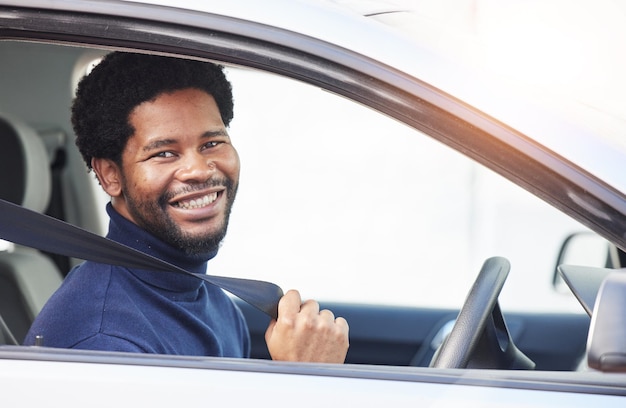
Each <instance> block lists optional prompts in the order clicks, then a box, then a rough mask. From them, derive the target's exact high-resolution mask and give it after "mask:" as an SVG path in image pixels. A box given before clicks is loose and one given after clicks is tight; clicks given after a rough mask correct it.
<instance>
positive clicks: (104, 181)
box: [91, 157, 122, 197]
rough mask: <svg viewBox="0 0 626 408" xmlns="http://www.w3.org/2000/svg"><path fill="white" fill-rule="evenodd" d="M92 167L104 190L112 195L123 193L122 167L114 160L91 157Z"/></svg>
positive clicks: (116, 195) (117, 195)
mask: <svg viewBox="0 0 626 408" xmlns="http://www.w3.org/2000/svg"><path fill="white" fill-rule="evenodd" d="M91 167H92V168H93V171H94V172H95V173H96V177H98V181H100V185H101V186H102V188H103V189H104V191H105V192H106V193H107V194H108V195H109V196H111V197H119V196H120V195H122V182H121V180H122V179H121V177H122V175H121V169H120V168H119V167H118V165H117V164H115V162H113V160H110V159H101V158H95V157H92V158H91Z"/></svg>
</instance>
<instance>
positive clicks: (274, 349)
mask: <svg viewBox="0 0 626 408" xmlns="http://www.w3.org/2000/svg"><path fill="white" fill-rule="evenodd" d="M265 341H266V342H267V348H268V350H269V352H270V355H271V356H272V359H274V360H284V361H307V362H319V363H343V362H344V361H345V359H346V354H347V353H348V346H349V342H348V323H347V322H346V320H345V319H344V318H343V317H338V318H336V319H335V316H334V315H333V313H332V312H331V311H330V310H321V311H320V306H319V304H318V303H317V302H316V301H314V300H307V301H306V302H302V299H301V298H300V293H298V291H295V290H290V291H288V292H287V293H286V294H285V296H283V297H282V299H281V300H280V302H279V304H278V320H272V321H271V322H270V325H269V326H268V328H267V331H266V332H265Z"/></svg>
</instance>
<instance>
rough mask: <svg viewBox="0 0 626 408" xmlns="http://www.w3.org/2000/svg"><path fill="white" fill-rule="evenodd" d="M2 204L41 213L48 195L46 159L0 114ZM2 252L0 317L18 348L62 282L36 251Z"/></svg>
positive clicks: (32, 134) (12, 248)
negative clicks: (18, 205) (4, 202)
mask: <svg viewBox="0 0 626 408" xmlns="http://www.w3.org/2000/svg"><path fill="white" fill-rule="evenodd" d="M0 143H1V144H2V149H0V198H2V199H4V200H7V201H10V202H12V203H15V204H20V205H22V206H24V207H26V208H29V209H31V210H33V211H37V212H41V213H43V212H44V211H45V210H46V207H47V206H48V202H49V200H50V194H51V174H50V158H49V155H48V153H47V151H46V148H45V145H44V143H43V141H42V139H41V138H40V137H39V135H38V134H37V132H36V131H35V130H33V129H32V128H31V127H29V126H28V125H27V124H26V123H24V122H23V121H21V120H19V119H18V118H15V117H12V116H9V115H6V114H3V113H0ZM6 247H7V248H6V249H5V250H2V251H0V315H1V316H2V317H3V318H4V320H5V322H6V324H7V325H8V326H9V328H10V329H11V331H12V333H13V335H14V336H15V338H16V339H17V340H18V341H19V342H21V341H22V340H23V338H24V336H25V335H26V332H27V331H28V329H29V327H30V324H31V323H32V321H33V319H34V318H35V316H37V314H39V312H40V311H41V308H42V307H43V305H44V304H45V302H46V301H47V300H48V298H49V297H50V295H51V294H52V293H53V292H54V291H55V290H56V289H57V288H58V287H59V285H60V284H61V282H62V280H63V277H62V274H61V273H60V271H59V269H58V268H57V266H56V265H55V264H54V262H53V261H52V260H51V259H50V258H49V257H48V256H47V255H45V254H43V253H41V252H40V251H38V250H35V249H32V248H27V247H22V246H19V245H6Z"/></svg>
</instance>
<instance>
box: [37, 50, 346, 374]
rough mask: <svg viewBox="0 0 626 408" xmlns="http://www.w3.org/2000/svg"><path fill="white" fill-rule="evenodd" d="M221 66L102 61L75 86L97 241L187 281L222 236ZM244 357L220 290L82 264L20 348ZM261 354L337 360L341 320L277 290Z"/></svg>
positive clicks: (133, 58) (232, 167)
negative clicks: (96, 193)
mask: <svg viewBox="0 0 626 408" xmlns="http://www.w3.org/2000/svg"><path fill="white" fill-rule="evenodd" d="M232 118H233V100H232V91H231V86H230V83H229V82H228V81H227V80H226V78H225V76H224V74H223V72H222V68H221V67H219V66H216V65H213V64H208V63H202V62H198V61H191V60H183V59H176V58H168V57H161V56H151V55H141V54H132V53H111V54H109V55H108V56H107V57H105V58H104V59H103V61H102V62H101V63H100V64H99V65H98V66H97V67H96V68H95V69H94V70H93V71H92V73H91V74H90V75H88V76H87V77H85V78H84V79H83V80H82V81H81V83H80V84H79V87H78V90H77V94H76V98H75V101H74V104H73V107H72V123H73V126H74V131H75V133H76V145H77V146H78V148H79V150H80V152H81V154H82V155H83V158H84V160H85V162H86V164H87V167H88V168H89V169H90V170H93V171H94V172H95V174H96V176H97V178H98V181H99V182H100V185H101V186H102V188H103V189H104V190H105V191H106V193H107V194H108V195H109V196H110V197H111V202H110V203H109V204H108V205H107V212H108V214H109V216H110V224H109V232H108V235H107V236H108V237H109V238H111V239H113V240H116V241H118V242H121V243H123V244H125V245H128V246H131V247H134V248H136V249H138V250H140V251H143V252H146V253H148V254H150V255H153V256H156V257H158V258H161V259H163V260H165V261H167V262H170V263H172V264H175V265H177V266H180V267H182V268H184V269H186V270H188V271H191V272H195V273H205V271H206V267H207V261H208V260H210V259H211V258H213V257H214V256H215V255H216V254H217V251H218V248H219V245H220V243H221V241H222V239H223V238H224V236H225V234H226V230H227V226H228V219H229V215H230V211H231V207H232V205H233V201H234V199H235V195H236V192H237V187H238V183H239V157H238V155H237V151H236V150H235V148H234V147H233V145H232V143H231V140H230V137H229V134H228V132H227V127H228V125H229V123H230V121H231V119H232ZM36 336H42V337H43V342H44V345H46V346H50V347H66V348H80V349H95V350H114V351H129V352H145V353H161V354H184V355H211V356H227V357H247V356H248V355H249V349H250V344H249V342H250V340H249V334H248V329H247V326H246V323H245V321H244V319H243V317H242V315H241V312H240V311H239V310H238V308H237V307H236V306H235V305H234V303H233V302H232V301H231V300H230V298H228V296H226V295H225V294H224V293H223V292H222V291H221V290H220V289H217V288H215V287H213V286H212V285H210V284H206V283H205V282H204V281H201V280H199V279H196V278H193V277H190V276H186V275H181V274H176V273H171V274H170V273H163V272H154V271H145V270H134V269H133V270H131V269H128V268H123V267H117V266H111V265H104V264H98V263H94V262H89V261H88V262H85V263H83V264H81V265H80V266H78V267H76V268H74V270H72V271H71V272H70V274H69V275H68V277H67V278H66V280H65V281H64V283H63V285H62V286H61V288H60V289H59V290H58V291H57V292H56V293H55V294H54V295H53V296H52V297H51V299H50V300H49V302H48V303H47V304H46V306H45V307H44V309H43V310H42V311H41V313H40V314H39V316H38V317H37V319H36V320H35V322H34V323H33V325H32V327H31V329H30V331H29V334H28V335H27V337H26V340H25V344H33V343H34V342H35V337H36ZM265 337H266V341H267V345H268V349H269V352H270V354H271V356H272V358H273V359H277V360H289V361H318V362H336V363H340V362H343V361H344V360H345V356H346V353H347V349H348V325H347V323H346V321H345V320H344V319H343V318H337V319H335V317H334V316H333V314H332V312H330V311H328V310H322V311H320V310H319V305H318V304H317V302H315V301H310V300H309V301H306V302H304V303H303V302H302V301H301V299H300V295H299V293H298V292H297V291H289V292H287V293H286V294H285V296H284V297H283V298H282V299H281V301H280V303H279V306H278V319H277V320H276V321H272V322H271V323H270V325H269V327H268V329H267V331H266V336H265Z"/></svg>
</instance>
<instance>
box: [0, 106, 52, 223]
mask: <svg viewBox="0 0 626 408" xmlns="http://www.w3.org/2000/svg"><path fill="white" fill-rule="evenodd" d="M0 143H1V146H2V147H1V148H0V198H2V199H4V200H7V201H10V202H12V203H15V204H20V205H22V206H24V207H26V208H28V209H31V210H33V211H37V212H40V213H43V212H44V211H45V210H46V208H47V207H48V202H49V201H50V194H51V173H50V159H49V157H48V153H47V151H46V147H45V145H44V142H43V140H42V139H41V138H40V137H39V135H38V134H37V132H35V130H34V129H32V128H30V127H29V126H28V125H27V124H26V123H24V122H22V121H21V120H19V119H17V118H15V117H12V116H10V115H7V114H4V113H0Z"/></svg>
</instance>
